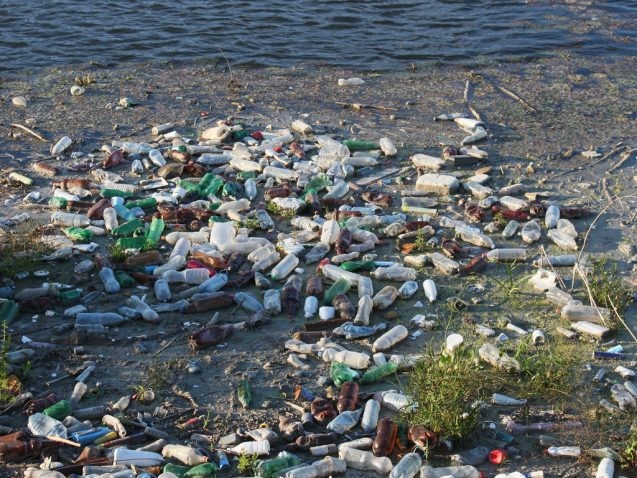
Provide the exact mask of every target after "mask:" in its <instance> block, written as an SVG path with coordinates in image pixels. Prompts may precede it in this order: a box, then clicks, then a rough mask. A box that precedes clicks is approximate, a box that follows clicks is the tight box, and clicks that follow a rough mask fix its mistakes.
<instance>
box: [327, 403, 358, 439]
mask: <svg viewBox="0 0 637 478" xmlns="http://www.w3.org/2000/svg"><path fill="white" fill-rule="evenodd" d="M362 413H363V409H362V408H360V409H358V410H354V411H352V410H348V411H345V412H341V413H340V414H339V415H338V416H337V417H336V418H334V419H333V420H332V421H331V422H329V423H328V424H327V426H326V428H327V429H328V430H330V431H333V432H334V433H337V434H339V435H342V434H343V433H345V432H347V431H348V430H351V429H352V428H354V427H355V426H356V424H357V423H358V420H360V417H361V415H362Z"/></svg>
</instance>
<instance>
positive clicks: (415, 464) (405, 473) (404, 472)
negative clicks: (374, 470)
mask: <svg viewBox="0 0 637 478" xmlns="http://www.w3.org/2000/svg"><path fill="white" fill-rule="evenodd" d="M421 465H422V458H420V455H419V454H418V453H407V454H406V455H405V456H403V457H402V459H401V460H400V461H399V462H398V463H397V464H396V466H395V467H394V469H393V470H392V471H391V473H389V478H413V477H414V476H416V474H417V473H418V471H419V470H420V467H421Z"/></svg>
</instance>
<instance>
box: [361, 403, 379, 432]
mask: <svg viewBox="0 0 637 478" xmlns="http://www.w3.org/2000/svg"><path fill="white" fill-rule="evenodd" d="M379 414H380V403H378V402H377V401H376V400H374V399H370V400H367V402H366V403H365V410H364V412H363V418H362V419H361V428H362V429H363V431H364V432H365V433H370V432H372V431H373V430H375V429H376V425H377V424H378V415H379Z"/></svg>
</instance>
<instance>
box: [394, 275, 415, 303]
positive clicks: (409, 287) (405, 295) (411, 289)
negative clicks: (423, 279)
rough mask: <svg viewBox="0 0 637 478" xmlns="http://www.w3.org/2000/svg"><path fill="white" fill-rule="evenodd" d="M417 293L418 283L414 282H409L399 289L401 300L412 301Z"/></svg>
mask: <svg viewBox="0 0 637 478" xmlns="http://www.w3.org/2000/svg"><path fill="white" fill-rule="evenodd" d="M416 292H418V282H416V281H413V280H408V281H407V282H405V283H404V284H403V285H401V286H400V289H398V295H399V296H400V298H401V299H410V298H411V297H413V296H414V294H415V293H416Z"/></svg>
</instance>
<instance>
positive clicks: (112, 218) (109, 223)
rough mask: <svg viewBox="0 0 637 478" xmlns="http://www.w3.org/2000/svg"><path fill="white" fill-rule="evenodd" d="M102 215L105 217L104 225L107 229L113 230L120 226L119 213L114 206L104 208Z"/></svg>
mask: <svg viewBox="0 0 637 478" xmlns="http://www.w3.org/2000/svg"><path fill="white" fill-rule="evenodd" d="M102 216H103V218H104V227H105V228H106V230H107V231H112V230H113V229H115V228H116V227H117V226H118V222H117V213H116V212H115V209H113V208H112V207H107V208H106V209H104V212H103V213H102Z"/></svg>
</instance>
